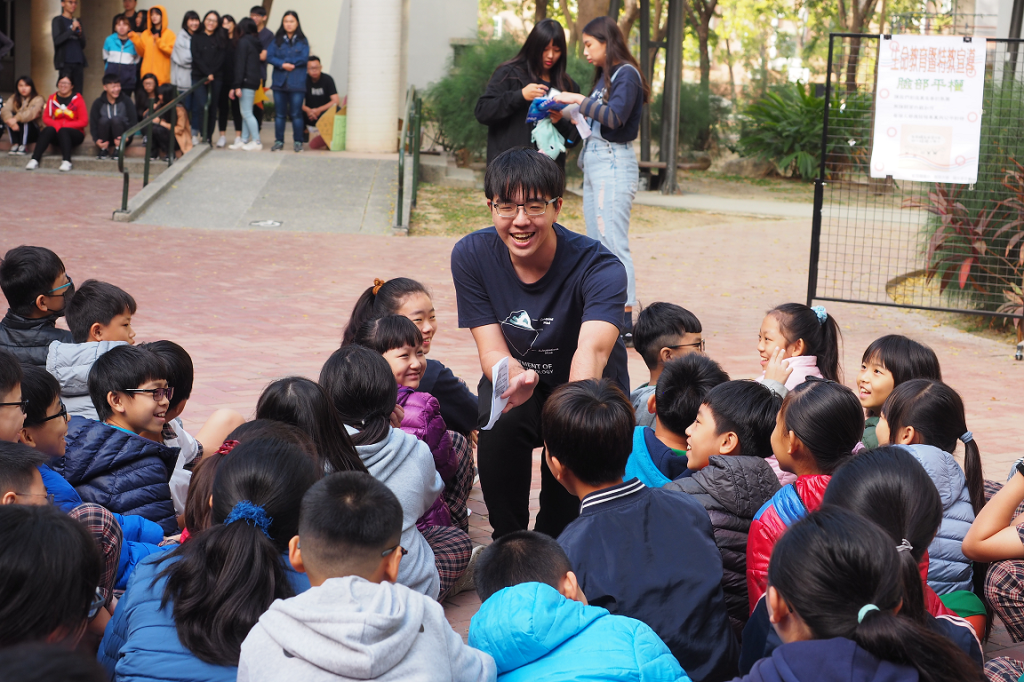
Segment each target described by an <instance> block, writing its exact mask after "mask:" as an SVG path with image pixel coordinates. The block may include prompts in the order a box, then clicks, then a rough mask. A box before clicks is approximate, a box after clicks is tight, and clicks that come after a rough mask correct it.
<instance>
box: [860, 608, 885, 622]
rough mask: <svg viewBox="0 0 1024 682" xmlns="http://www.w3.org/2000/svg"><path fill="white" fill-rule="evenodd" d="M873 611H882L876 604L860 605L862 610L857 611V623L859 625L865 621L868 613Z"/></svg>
mask: <svg viewBox="0 0 1024 682" xmlns="http://www.w3.org/2000/svg"><path fill="white" fill-rule="evenodd" d="M872 611H881V609H880V608H878V607H877V606H875V605H874V604H865V605H864V606H862V607H860V611H858V612H857V624H858V625H859V624H861V623H863V622H864V616H866V615H868V614H869V613H871V612H872Z"/></svg>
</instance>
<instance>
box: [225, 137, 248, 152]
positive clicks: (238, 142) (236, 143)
mask: <svg viewBox="0 0 1024 682" xmlns="http://www.w3.org/2000/svg"><path fill="white" fill-rule="evenodd" d="M245 144H246V143H245V142H242V138H241V136H239V137H236V138H235V141H234V142H232V143H231V145H230V146H229V147H228V149H241V148H242V147H244V146H245Z"/></svg>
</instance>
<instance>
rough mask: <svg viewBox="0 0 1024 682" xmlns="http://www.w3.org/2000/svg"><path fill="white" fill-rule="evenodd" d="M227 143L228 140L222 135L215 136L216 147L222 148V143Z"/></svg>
mask: <svg viewBox="0 0 1024 682" xmlns="http://www.w3.org/2000/svg"><path fill="white" fill-rule="evenodd" d="M227 143H228V140H227V138H226V137H224V136H223V135H221V136H220V137H218V138H217V148H218V149H222V148H223V147H224V145H226V144H227Z"/></svg>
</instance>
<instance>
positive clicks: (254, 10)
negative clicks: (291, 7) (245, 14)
mask: <svg viewBox="0 0 1024 682" xmlns="http://www.w3.org/2000/svg"><path fill="white" fill-rule="evenodd" d="M253 14H258V15H260V16H261V17H265V16H267V10H265V9H263V6H262V5H253V7H252V9H251V10H249V16H252V15H253Z"/></svg>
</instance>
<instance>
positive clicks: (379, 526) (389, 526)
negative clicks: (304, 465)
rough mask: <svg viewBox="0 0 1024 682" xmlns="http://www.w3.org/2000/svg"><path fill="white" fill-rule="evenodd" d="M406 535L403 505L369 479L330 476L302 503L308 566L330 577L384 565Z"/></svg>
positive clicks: (342, 474)
mask: <svg viewBox="0 0 1024 682" xmlns="http://www.w3.org/2000/svg"><path fill="white" fill-rule="evenodd" d="M401 535H402V505H401V503H400V502H399V501H398V498H397V497H395V494H394V493H393V492H391V490H390V489H389V488H388V487H387V486H386V485H384V484H383V483H381V482H380V481H378V480H377V479H375V478H374V477H373V476H371V475H370V474H366V473H362V472H358V471H343V472H338V473H334V474H331V475H329V476H325V477H324V478H323V479H321V480H320V481H318V482H317V483H315V484H314V485H313V487H311V488H310V489H309V490H308V491H307V492H306V494H305V496H304V497H303V498H302V507H301V510H300V513H299V537H300V538H302V556H303V560H304V562H306V563H308V564H309V565H311V566H313V567H314V568H316V570H318V571H319V572H322V573H333V574H334V575H331V576H330V577H334V578H341V577H344V576H345V575H351V574H352V572H353V570H354V569H357V568H358V567H360V566H365V565H367V564H370V563H376V562H379V561H380V559H381V552H382V551H383V550H385V549H388V548H389V547H391V546H392V545H394V543H396V542H398V539H399V538H400V537H401Z"/></svg>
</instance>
